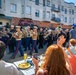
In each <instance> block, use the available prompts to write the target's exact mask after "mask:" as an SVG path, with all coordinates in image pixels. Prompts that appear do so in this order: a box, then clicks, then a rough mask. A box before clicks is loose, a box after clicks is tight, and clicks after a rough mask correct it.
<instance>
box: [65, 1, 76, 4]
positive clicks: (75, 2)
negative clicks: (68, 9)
mask: <svg viewBox="0 0 76 75" xmlns="http://www.w3.org/2000/svg"><path fill="white" fill-rule="evenodd" d="M64 1H66V2H73V3H74V4H75V5H76V0H64Z"/></svg>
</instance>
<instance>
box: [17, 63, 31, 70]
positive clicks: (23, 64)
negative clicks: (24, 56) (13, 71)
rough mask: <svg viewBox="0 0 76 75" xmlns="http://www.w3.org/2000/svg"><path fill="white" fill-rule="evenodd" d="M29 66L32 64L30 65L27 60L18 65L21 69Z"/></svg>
mask: <svg viewBox="0 0 76 75" xmlns="http://www.w3.org/2000/svg"><path fill="white" fill-rule="evenodd" d="M29 67H31V65H30V63H27V62H26V63H21V64H19V65H18V68H19V69H27V68H29Z"/></svg>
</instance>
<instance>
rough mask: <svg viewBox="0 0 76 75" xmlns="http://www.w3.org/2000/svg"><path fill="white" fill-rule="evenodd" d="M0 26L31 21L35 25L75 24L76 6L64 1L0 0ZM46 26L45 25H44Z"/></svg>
mask: <svg viewBox="0 0 76 75" xmlns="http://www.w3.org/2000/svg"><path fill="white" fill-rule="evenodd" d="M0 16H1V17H0V25H6V24H11V23H13V24H15V25H17V24H18V22H19V20H20V19H26V18H28V19H31V20H32V21H33V22H34V24H35V25H40V26H45V27H46V26H47V25H48V26H47V27H49V26H50V25H51V24H52V23H53V24H54V23H55V24H57V23H58V24H61V25H67V26H68V25H72V24H74V23H76V18H75V16H76V6H75V5H74V3H67V2H65V1H64V0H0ZM45 24H46V25H45Z"/></svg>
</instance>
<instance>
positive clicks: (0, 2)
mask: <svg viewBox="0 0 76 75" xmlns="http://www.w3.org/2000/svg"><path fill="white" fill-rule="evenodd" d="M1 6H2V1H1V0H0V8H1Z"/></svg>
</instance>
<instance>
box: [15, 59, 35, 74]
mask: <svg viewBox="0 0 76 75" xmlns="http://www.w3.org/2000/svg"><path fill="white" fill-rule="evenodd" d="M23 62H24V60H21V61H17V62H14V64H15V66H16V67H17V68H18V65H19V64H20V63H23ZM19 70H20V71H21V72H22V73H23V74H24V75H34V74H35V71H34V66H31V67H30V68H28V69H25V70H21V69H19Z"/></svg>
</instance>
